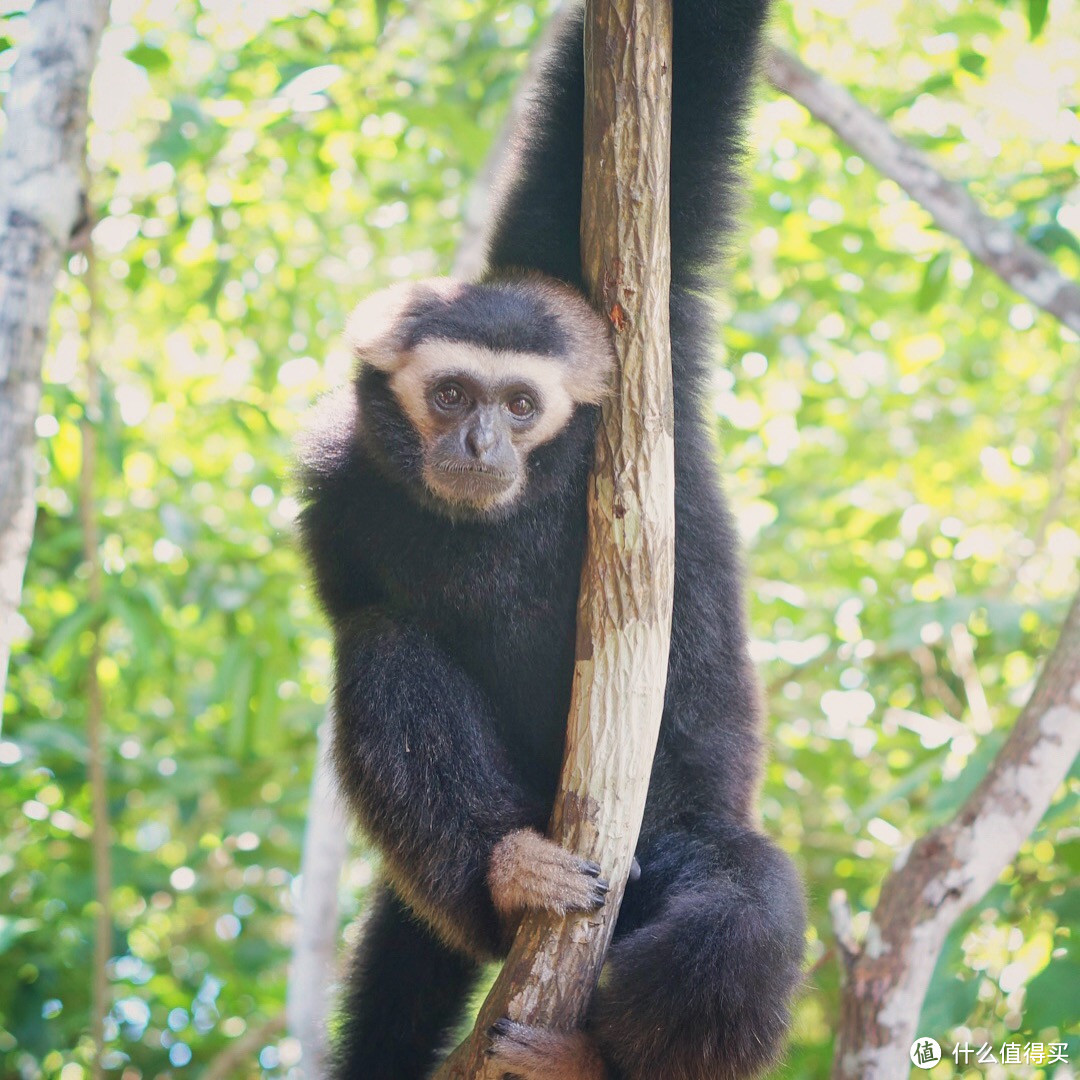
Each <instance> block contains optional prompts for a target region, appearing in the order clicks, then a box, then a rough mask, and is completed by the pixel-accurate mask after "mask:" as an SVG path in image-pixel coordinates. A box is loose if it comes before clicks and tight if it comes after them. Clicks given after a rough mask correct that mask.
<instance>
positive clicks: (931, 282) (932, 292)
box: [915, 251, 952, 311]
mask: <svg viewBox="0 0 1080 1080" xmlns="http://www.w3.org/2000/svg"><path fill="white" fill-rule="evenodd" d="M951 261H952V253H951V252H949V251H939V252H938V253H937V254H936V255H935V256H934V257H933V258H932V259H931V260H930V261H929V262H928V263H927V264H926V270H925V271H924V272H923V279H922V284H921V285H920V286H919V292H918V295H917V296H916V297H915V307H916V309H917V310H919V311H929V310H930V309H931V308H932V307H933V306H934V305H935V304H936V303H937V302H938V301H939V300H940V299H941V296H942V293H944V291H945V286H946V284H947V283H948V281H949V263H950V262H951Z"/></svg>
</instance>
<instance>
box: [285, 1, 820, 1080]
mask: <svg viewBox="0 0 1080 1080" xmlns="http://www.w3.org/2000/svg"><path fill="white" fill-rule="evenodd" d="M767 6H768V5H767V0H711V2H705V0H675V33H674V50H675V56H674V66H673V93H674V101H673V140H672V256H673V279H672V297H671V314H672V344H673V352H674V369H675V384H676V432H675V437H676V572H675V595H674V616H673V618H674V624H673V629H672V643H671V660H670V666H669V675H668V684H667V696H666V702H665V710H664V718H663V724H662V728H661V733H660V740H659V746H658V750H657V756H656V762H655V765H654V768H653V775H652V781H651V784H650V788H649V797H648V805H647V807H646V813H645V822H644V826H643V830H642V835H641V841H640V844H639V847H638V852H637V857H638V860H639V862H640V865H641V877H640V880H638V881H636V882H634V883H632V884H631V885H630V887H629V889H628V892H627V895H626V900H625V903H624V906H623V909H622V912H621V914H620V918H619V923H618V928H617V932H616V940H615V943H614V945H613V947H612V950H611V952H610V954H609V964H608V968H607V971H606V975H605V978H604V979H603V981H602V983H601V988H600V991H599V994H598V996H597V999H596V1003H595V1007H594V1009H593V1012H592V1014H591V1017H590V1030H591V1031H592V1032H593V1033H594V1035H595V1036H596V1038H597V1039H598V1041H599V1043H600V1045H601V1047H602V1049H603V1052H604V1054H605V1057H606V1059H607V1061H608V1062H609V1063H610V1066H611V1071H612V1075H613V1077H616V1078H619V1080H725V1078H734V1077H742V1076H748V1075H752V1074H754V1073H756V1072H758V1071H760V1069H761V1068H763V1067H764V1066H766V1065H767V1064H769V1063H770V1062H772V1061H773V1060H775V1058H776V1056H777V1054H778V1053H779V1051H780V1048H781V1045H782V1040H783V1036H784V1031H785V1029H786V1026H787V1018H788V1008H789V1001H790V997H791V995H792V993H793V990H794V988H795V987H796V986H797V984H798V981H799V977H800V974H799V973H800V966H801V957H802V951H803V923H804V915H803V906H802V892H801V886H800V884H799V881H798V878H797V876H796V874H795V872H794V871H793V869H792V867H791V865H790V863H789V861H788V860H787V858H786V857H785V856H783V855H782V854H781V853H780V852H779V851H778V850H777V849H776V848H775V847H774V846H773V845H772V844H771V843H770V841H768V840H767V839H766V838H765V837H764V836H763V835H762V834H761V833H760V832H759V831H758V830H757V828H756V825H755V808H754V802H755V795H756V789H757V782H758V774H759V769H760V757H761V736H760V727H761V719H760V706H759V701H758V689H757V683H756V680H755V676H754V673H753V670H752V668H751V665H750V662H749V660H748V658H747V654H746V628H745V617H744V611H743V599H742V575H741V571H740V566H739V560H738V556H737V551H736V540H735V534H734V530H733V528H732V525H731V522H730V521H729V518H728V514H727V511H726V509H725V508H724V506H723V504H722V502H721V498H720V495H719V489H718V486H717V483H716V478H715V475H714V469H713V464H712V461H713V450H712V447H711V445H710V441H709V439H708V436H707V434H706V432H705V429H704V427H703V425H702V423H701V417H700V390H701V382H702V377H703V375H704V373H705V372H707V370H708V368H709V356H710V349H709V342H708V333H707V324H708V320H707V316H706V313H705V311H704V309H703V302H702V300H701V299H700V298H699V295H698V293H699V292H700V291H701V290H703V289H704V287H705V284H706V283H707V281H708V276H709V274H710V273H711V272H712V271H713V270H714V269H715V265H716V261H717V257H718V255H719V254H720V245H721V243H722V241H723V240H724V238H725V236H726V234H727V226H728V223H729V220H730V217H731V214H732V208H733V205H734V203H735V202H736V199H735V194H736V193H735V187H736V184H737V164H738V161H739V157H740V138H741V132H742V120H743V115H744V113H745V111H746V107H747V100H748V95H749V89H750V80H751V75H752V72H753V67H754V60H755V52H756V48H757V44H758V39H759V35H760V30H761V26H762V23H763V20H764V17H765V15H766V8H767ZM582 79H583V70H582V59H581V23H580V20H573V21H572V25H571V26H570V27H569V29H568V31H567V33H566V35H565V36H564V38H563V40H561V41H559V42H557V43H556V45H555V48H554V50H553V53H552V56H551V58H550V60H549V62H548V65H547V70H546V74H545V76H544V77H543V79H542V81H541V84H540V86H539V89H538V92H537V99H536V106H535V108H534V109H533V110H532V112H531V114H530V115H529V116H528V117H527V118H526V120H525V124H524V128H523V130H524V141H525V152H524V155H523V158H522V161H521V172H520V174H519V176H518V178H517V180H516V182H515V183H514V185H513V186H512V188H511V189H510V191H509V192H508V194H507V196H506V198H505V201H504V203H503V205H502V206H501V208H500V209H499V210H498V215H497V220H496V224H495V228H494V231H493V238H492V242H491V247H490V258H489V268H488V271H487V275H486V278H485V280H487V281H490V282H505V281H507V280H513V279H514V278H515V276H516V274H517V272H518V271H520V270H521V269H531V270H539V271H542V272H544V273H546V274H549V275H552V276H554V277H557V278H560V279H562V280H563V281H566V282H568V283H570V284H572V285H575V286H580V284H581V280H580V265H579V264H580V258H579V248H578V218H579V210H580V184H581V117H582V108H583V101H582ZM499 293H503V294H504V295H505V292H504V290H503V287H502V286H500V289H499V290H496V291H493V293H492V297H494V298H497V296H498V294H499ZM506 305H508V306H503V307H501V308H500V309H499V310H500V312H502V314H504V315H507V317H508V318H510V321H511V322H512V321H513V317H517V316H520V317H521V319H522V321H523V326H524V324H525V323H526V322H527V320H528V304H527V303H525V302H524V301H512V302H511V301H509V300H507V301H506ZM466 315H467V316H468V317H470V318H471V317H474V316H473V315H472V314H470V313H458V316H455V318H456V319H457V320H458V321H455V322H454V324H453V328H452V329H453V333H454V335H455V336H457V335H460V334H464V335H465V336H466V337H468V336H469V335H470V330H469V328H468V325H467V320H466V322H462V321H461V319H462V318H465V316H466ZM475 317H480V313H476V315H475ZM442 318H444V319H445V318H446V316H442ZM482 321H483V320H482ZM488 321H490V320H488ZM504 321H505V320H504ZM483 332H484V331H483V327H482V326H477V327H476V332H475V334H473V335H472V337H471V338H470V339H471V340H477V341H480V342H483ZM526 340H527V339H526ZM518 347H519V348H522V347H529V346H528V345H527V344H526V345H524V346H522V345H521V344H520V343H519V344H518ZM348 396H349V400H348V402H347V405H348V408H347V410H346V415H345V416H344V417H341V416H339V417H338V418H337V419H336V420H335V421H334V422H332V423H328V424H327V425H326V427H325V428H324V429H323V430H322V431H321V432H316V434H315V435H314V437H313V438H312V439H311V440H310V441H309V445H308V448H307V450H306V452H305V454H304V464H303V469H302V477H303V485H304V498H305V507H304V510H303V514H302V518H301V522H302V532H303V538H304V543H305V546H306V549H307V552H308V555H309V557H310V560H311V563H312V566H313V568H314V572H315V578H316V582H317V586H318V590H319V595H320V597H321V599H322V602H323V604H324V606H325V608H326V610H327V612H328V614H329V616H330V618H331V620H332V622H333V627H334V633H335V648H336V671H337V678H336V687H335V708H336V735H335V754H336V765H337V771H338V776H339V779H340V782H341V785H342V788H343V790H344V792H345V793H346V795H347V797H348V799H349V800H350V802H351V805H352V807H353V809H354V810H355V812H356V814H357V816H358V817H359V819H360V821H361V822H362V824H363V825H364V827H365V829H366V830H367V833H368V835H369V836H370V837H371V838H372V840H374V842H375V843H376V844H377V845H378V846H379V848H380V849H381V851H382V852H383V855H384V866H385V868H386V876H387V879H388V884H387V885H384V886H383V887H382V888H383V891H382V892H381V893H380V896H379V899H378V900H377V902H376V911H375V915H374V916H373V919H372V922H371V923H370V924H369V925H368V928H367V931H366V934H365V936H364V943H363V945H362V947H361V949H360V950H359V952H358V955H357V960H356V972H355V974H354V976H353V980H352V983H351V989H350V992H349V995H348V997H347V999H346V1002H345V1011H346V1017H345V1036H344V1038H343V1039H342V1040H341V1042H340V1045H339V1059H338V1066H337V1075H338V1076H339V1077H340V1078H343V1080H344V1078H350V1080H418V1078H420V1077H422V1076H424V1075H426V1071H427V1070H428V1069H429V1067H430V1065H431V1063H432V1061H433V1059H434V1054H435V1052H436V1049H437V1046H438V1043H439V1040H440V1038H441V1037H442V1036H443V1035H444V1033H445V1031H446V1029H447V1027H448V1025H449V1024H451V1023H452V1022H453V1019H454V1018H455V1016H456V1014H457V1010H456V1002H458V1001H459V1000H460V999H461V998H463V997H464V995H465V992H466V990H467V987H468V986H469V985H470V983H471V981H472V976H473V972H474V964H475V962H476V960H479V959H483V958H486V957H489V956H495V955H499V954H501V953H502V952H503V951H504V949H505V947H506V944H507V942H506V937H505V933H506V932H505V928H503V927H501V926H500V925H499V922H498V919H497V918H496V915H495V912H494V909H493V907H492V903H491V898H490V895H489V892H488V889H487V885H486V881H485V876H486V872H487V866H488V860H489V857H490V853H491V850H492V848H493V846H494V845H495V843H496V842H497V841H498V840H499V838H500V837H502V836H503V835H505V834H506V833H507V832H508V831H510V830H512V829H516V828H520V827H522V826H524V825H531V826H533V827H535V828H537V829H540V830H543V829H544V827H545V825H546V823H547V819H548V815H549V812H550V809H551V803H552V797H553V793H554V788H555V784H556V781H557V777H558V771H559V765H560V761H561V756H562V748H563V736H564V730H565V722H566V713H567V705H568V702H569V696H570V676H571V670H572V666H573V655H574V635H575V609H576V601H577V592H578V579H579V573H580V566H581V558H582V552H583V546H584V539H585V488H586V477H587V473H588V468H589V465H590V463H591V460H592V446H593V435H594V431H595V424H596V409H595V408H594V407H579V408H578V409H577V410H576V412H575V413H574V416H573V418H572V419H571V421H570V423H569V424H568V425H567V427H566V428H565V429H564V431H563V432H561V433H560V434H559V436H558V437H556V438H555V439H554V440H552V441H551V442H549V443H548V444H546V445H544V446H542V447H541V448H539V449H538V450H536V451H534V452H533V454H532V455H531V457H530V459H529V481H528V485H527V487H526V489H525V493H524V495H523V497H522V498H521V499H520V500H519V502H518V503H517V504H515V506H514V507H513V508H512V510H511V511H509V512H507V513H505V514H503V515H501V516H500V517H499V518H498V519H491V520H486V521H484V520H470V519H468V518H466V519H461V520H457V519H455V520H450V519H448V518H447V517H446V516H445V515H444V514H440V513H439V511H438V508H437V507H436V506H433V505H432V504H431V502H430V500H426V499H424V498H421V497H417V489H418V486H419V469H420V447H419V443H418V440H417V435H416V433H415V432H414V431H413V430H412V428H411V427H410V426H409V424H408V423H407V422H406V421H405V419H404V417H403V415H402V413H401V411H400V409H399V408H398V407H397V404H396V401H395V399H394V395H393V393H392V392H391V391H390V389H389V386H388V383H387V379H386V377H385V376H383V375H381V374H379V373H377V372H373V371H370V370H366V371H361V373H360V375H359V376H358V379H357V382H356V384H355V386H354V387H353V388H352V389H351V390H350V391H349V392H348ZM361 414H362V415H361ZM361 421H362V422H361ZM406 905H407V907H408V909H410V910H411V912H413V913H414V914H415V916H416V918H415V919H413V918H411V917H410V915H409V914H408V913H407V911H406V909H405V906H406Z"/></svg>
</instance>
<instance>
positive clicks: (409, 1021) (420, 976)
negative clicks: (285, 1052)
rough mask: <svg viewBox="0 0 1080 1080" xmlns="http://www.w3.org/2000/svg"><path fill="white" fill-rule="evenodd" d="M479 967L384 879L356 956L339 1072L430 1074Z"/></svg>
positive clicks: (410, 1079)
mask: <svg viewBox="0 0 1080 1080" xmlns="http://www.w3.org/2000/svg"><path fill="white" fill-rule="evenodd" d="M478 971H479V967H478V965H477V963H476V962H475V961H474V960H471V959H469V958H468V957H465V956H462V955H461V954H459V953H456V952H452V951H451V950H450V949H448V948H447V947H446V946H445V945H443V944H442V943H441V942H440V941H439V940H438V939H437V938H436V937H435V936H434V934H433V933H432V932H431V931H430V930H429V929H428V928H427V927H426V926H425V925H424V924H423V923H421V922H420V921H419V920H418V919H416V918H415V916H413V914H412V913H411V912H410V911H409V910H408V908H406V907H405V905H404V904H402V902H401V901H400V900H399V899H398V898H397V896H395V895H394V893H393V891H392V890H391V889H390V888H388V887H387V886H385V885H383V886H381V887H380V888H379V891H378V892H377V893H376V895H375V898H374V900H373V901H372V910H371V914H370V915H369V917H368V919H367V922H366V924H365V925H364V927H363V931H362V936H361V939H360V942H359V944H358V945H357V946H356V949H355V951H354V953H353V955H352V958H351V960H350V970H349V974H348V983H347V986H346V989H345V993H344V995H343V997H342V1000H341V1003H340V1012H341V1020H342V1027H341V1032H340V1034H339V1036H338V1038H337V1040H336V1046H335V1047H334V1054H333V1076H334V1077H335V1080H423V1078H424V1077H426V1076H427V1075H428V1073H429V1071H430V1070H431V1068H432V1066H433V1065H434V1064H435V1062H436V1059H437V1056H438V1054H439V1052H440V1051H441V1050H443V1049H444V1044H445V1041H446V1039H447V1037H448V1036H449V1035H450V1034H451V1032H452V1030H453V1028H454V1026H455V1025H456V1024H457V1023H458V1021H459V1020H460V1019H461V1017H462V1015H463V1013H464V1011H465V1004H466V1000H467V998H468V995H469V991H470V990H471V988H472V986H473V983H474V982H475V979H476V975H477V972H478Z"/></svg>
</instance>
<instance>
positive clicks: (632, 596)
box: [439, 0, 675, 1078]
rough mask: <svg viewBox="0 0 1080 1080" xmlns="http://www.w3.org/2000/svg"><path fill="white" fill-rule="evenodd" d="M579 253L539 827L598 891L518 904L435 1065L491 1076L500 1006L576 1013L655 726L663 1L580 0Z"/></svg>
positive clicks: (664, 448) (662, 355) (603, 940)
mask: <svg viewBox="0 0 1080 1080" xmlns="http://www.w3.org/2000/svg"><path fill="white" fill-rule="evenodd" d="M585 55H586V95H585V96H586V102H587V106H586V117H585V133H584V137H585V173H584V198H583V207H582V250H583V261H584V269H585V274H586V278H587V280H588V281H589V283H590V287H591V291H592V296H593V300H594V301H595V302H596V304H597V306H598V307H599V308H600V309H601V310H602V311H603V312H604V313H605V314H606V315H607V317H608V319H609V320H610V322H611V325H612V329H613V332H614V340H615V345H616V351H617V353H618V358H619V367H620V386H619V394H618V397H617V398H616V400H614V401H613V402H612V403H611V404H610V405H609V406H608V407H606V408H605V410H604V418H603V425H602V429H601V431H600V434H599V437H598V440H597V453H596V462H595V465H594V468H593V474H592V478H591V481H590V485H589V544H588V551H587V554H586V559H585V565H584V568H583V572H582V579H581V598H580V602H579V608H578V638H577V655H576V661H575V665H574V683H573V698H572V701H571V705H570V717H569V723H568V727H567V736H566V756H565V760H564V763H563V771H562V776H561V780H560V785H559V792H558V794H557V796H556V802H555V809H554V813H553V815H552V822H551V830H550V832H551V835H552V837H553V838H554V839H556V840H558V841H559V842H560V843H561V844H563V845H564V846H566V847H567V848H569V849H570V850H572V851H575V852H577V853H578V854H580V855H582V856H583V857H585V858H589V859H593V860H595V861H597V862H599V863H600V864H601V866H603V868H604V872H605V874H606V876H607V877H608V878H609V879H610V881H611V884H612V890H611V892H610V893H609V894H608V898H607V903H606V904H605V906H604V908H603V909H602V910H601V911H599V912H598V913H596V914H594V915H572V916H568V917H567V918H565V919H553V918H551V917H550V916H544V915H539V914H537V915H529V916H527V917H526V918H525V919H524V921H523V922H522V924H521V927H520V929H519V931H518V934H517V937H516V939H515V941H514V945H513V948H512V949H511V952H510V956H509V958H508V960H507V962H506V964H505V966H504V968H503V970H502V973H501V974H500V976H499V978H498V980H497V981H496V983H495V986H494V987H493V988H492V991H491V993H490V995H489V996H488V999H487V1000H486V1001H485V1002H484V1005H483V1007H482V1008H481V1010H480V1016H479V1019H478V1021H477V1025H476V1029H475V1031H474V1033H473V1035H472V1037H471V1038H470V1039H469V1040H468V1041H467V1042H466V1043H464V1044H463V1045H462V1046H461V1047H460V1048H459V1049H458V1051H456V1052H455V1054H454V1055H453V1056H452V1057H451V1059H450V1060H449V1061H448V1062H447V1064H446V1065H444V1066H443V1068H442V1070H440V1073H439V1076H440V1077H443V1078H451V1077H453V1078H465V1077H469V1078H472V1077H479V1076H488V1075H491V1070H490V1068H486V1061H485V1057H484V1051H485V1050H486V1049H487V1046H488V1040H487V1035H486V1032H487V1030H488V1028H489V1027H490V1025H491V1024H492V1023H493V1022H494V1021H495V1020H497V1019H499V1018H500V1017H502V1016H509V1017H510V1018H511V1019H514V1020H517V1021H520V1022H522V1023H526V1024H536V1025H540V1026H545V1027H549V1028H553V1029H556V1030H571V1029H573V1028H575V1027H576V1026H578V1024H579V1023H580V1022H581V1020H582V1018H583V1017H584V1014H585V1011H586V1009H587V1008H588V1004H589V1001H590V999H591V997H592V993H593V990H594V988H595V986H596V981H597V979H598V977H599V974H600V968H601V966H602V964H603V959H604V953H605V951H606V949H607V945H608V942H609V941H610V939H611V934H612V932H613V930H614V927H615V920H616V918H617V916H618V912H619V905H620V902H621V899H622V892H623V888H624V886H625V883H626V878H627V875H628V873H629V870H630V863H631V860H632V858H633V854H634V848H635V846H636V843H637V837H638V832H639V830H640V828H641V818H642V814H643V813H644V808H645V795H646V792H647V789H648V783H649V775H650V772H651V769H652V757H653V752H654V750H655V747H656V738H657V734H658V732H659V727H660V716H661V712H662V709H663V701H664V686H665V682H666V678H667V660H668V650H669V645H670V634H671V599H672V591H673V587H674V570H675V526H674V517H675V511H674V490H675V473H674V461H675V454H674V438H673V435H674V425H673V417H672V390H671V360H670V352H671V346H670V336H669V330H668V297H669V289H670V271H671V262H670V254H671V251H670V248H671V245H670V239H669V233H668V198H669V187H668V158H669V150H670V133H671V125H670V101H671V7H670V3H669V2H667V0H637V2H635V0H590V2H588V3H587V4H586V20H585Z"/></svg>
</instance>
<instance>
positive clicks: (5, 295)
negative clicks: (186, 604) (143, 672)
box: [0, 0, 109, 721]
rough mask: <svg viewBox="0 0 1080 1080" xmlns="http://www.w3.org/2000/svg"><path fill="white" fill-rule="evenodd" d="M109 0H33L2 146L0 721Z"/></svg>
mask: <svg viewBox="0 0 1080 1080" xmlns="http://www.w3.org/2000/svg"><path fill="white" fill-rule="evenodd" d="M108 13H109V4H108V0H37V3H36V4H35V5H34V6H33V8H32V9H31V10H30V14H29V17H28V21H29V36H28V38H27V40H26V43H25V45H23V47H22V49H21V51H20V53H19V59H18V61H17V62H16V64H15V67H14V68H13V70H12V73H11V88H10V90H8V93H7V96H6V97H5V99H4V115H5V117H6V118H7V131H6V133H5V135H4V145H3V150H2V152H0V721H2V720H3V710H4V686H5V683H6V681H7V669H8V659H9V657H10V653H11V643H12V637H13V636H14V633H15V628H16V624H17V615H18V610H19V599H20V597H21V595H22V581H23V573H24V571H25V569H26V558H27V555H28V554H29V552H30V541H31V539H32V537H33V534H34V517H35V510H36V507H35V503H34V421H35V420H36V419H37V410H38V403H39V401H40V399H41V359H42V354H43V353H44V351H45V341H46V337H47V334H48V328H49V310H50V308H51V307H52V299H53V293H54V291H55V283H56V275H57V272H58V271H59V269H60V264H61V260H62V259H63V256H64V254H65V252H66V251H67V250H68V247H69V245H70V243H71V239H72V235H73V234H74V233H75V232H76V231H77V229H78V228H79V226H80V225H81V224H82V223H83V222H84V221H85V217H86V214H85V209H84V208H85V203H86V180H85V172H86V163H85V146H86V102H87V93H88V89H89V85H90V75H91V72H92V71H93V66H94V58H95V56H96V55H97V47H98V41H99V40H100V38H101V32H102V30H103V29H104V27H105V22H106V18H107V16H108Z"/></svg>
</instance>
